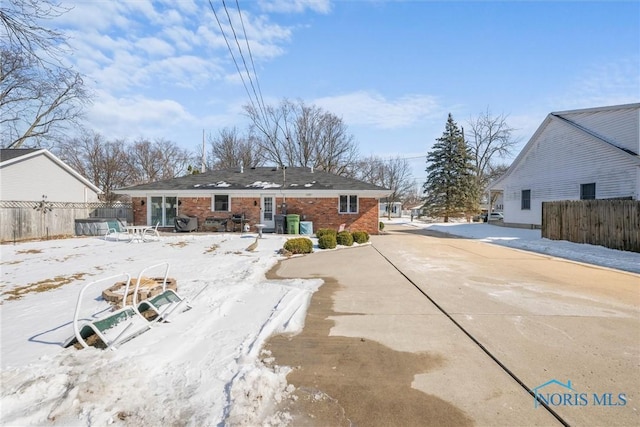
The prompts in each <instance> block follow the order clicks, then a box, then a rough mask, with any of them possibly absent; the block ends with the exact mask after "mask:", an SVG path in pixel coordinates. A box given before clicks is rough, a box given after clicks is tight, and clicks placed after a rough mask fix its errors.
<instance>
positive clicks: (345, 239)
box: [336, 230, 353, 246]
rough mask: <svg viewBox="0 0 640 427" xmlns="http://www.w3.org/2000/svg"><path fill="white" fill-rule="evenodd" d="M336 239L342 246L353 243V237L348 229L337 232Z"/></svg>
mask: <svg viewBox="0 0 640 427" xmlns="http://www.w3.org/2000/svg"><path fill="white" fill-rule="evenodd" d="M336 241H337V242H338V244H339V245H342V246H352V245H353V237H352V236H351V233H349V232H348V231H346V230H345V231H341V232H339V233H338V234H337V236H336Z"/></svg>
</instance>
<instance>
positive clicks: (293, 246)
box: [283, 237, 313, 254]
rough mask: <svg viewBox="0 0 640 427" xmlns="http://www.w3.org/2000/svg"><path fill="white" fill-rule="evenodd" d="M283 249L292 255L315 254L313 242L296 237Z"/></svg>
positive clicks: (286, 243)
mask: <svg viewBox="0 0 640 427" xmlns="http://www.w3.org/2000/svg"><path fill="white" fill-rule="evenodd" d="M283 248H284V250H285V251H288V252H290V253H292V254H310V253H311V252H313V242H312V241H311V239H307V238H306V237H296V238H293V239H289V240H287V241H286V242H285V243H284V246H283Z"/></svg>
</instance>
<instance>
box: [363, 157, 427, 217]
mask: <svg viewBox="0 0 640 427" xmlns="http://www.w3.org/2000/svg"><path fill="white" fill-rule="evenodd" d="M357 164H358V166H357V171H356V175H355V177H356V178H357V179H360V180H361V181H364V182H368V183H370V184H374V185H378V186H380V187H383V188H388V189H389V190H390V194H389V196H387V199H386V200H387V215H388V217H391V210H392V207H393V205H394V204H395V203H396V202H404V201H405V199H407V198H408V197H410V196H411V195H412V194H413V193H415V192H416V186H415V185H414V181H413V176H412V174H411V167H410V166H409V162H408V161H407V159H403V158H401V157H395V158H390V159H387V160H384V159H382V158H380V157H378V156H369V157H368V158H365V159H362V160H360V161H359V162H358V163H357Z"/></svg>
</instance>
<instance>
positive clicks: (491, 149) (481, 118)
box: [466, 108, 519, 191]
mask: <svg viewBox="0 0 640 427" xmlns="http://www.w3.org/2000/svg"><path fill="white" fill-rule="evenodd" d="M469 126H470V128H471V132H468V135H466V137H467V138H466V139H467V145H469V147H470V148H471V154H472V156H473V159H474V162H475V169H476V181H477V185H478V188H479V189H481V190H482V191H484V189H485V188H486V186H487V184H488V183H489V181H490V171H491V170H492V168H493V167H494V166H495V165H494V163H495V162H496V160H497V159H503V158H505V157H507V156H509V155H510V154H511V153H512V151H513V149H514V148H515V146H516V145H517V144H518V143H519V140H518V139H515V138H514V137H513V131H514V130H515V129H514V128H512V127H510V126H509V125H508V124H507V116H506V115H504V114H500V115H498V116H493V115H492V114H491V111H489V109H488V108H487V110H486V111H485V112H483V113H480V114H479V115H478V116H477V117H475V118H471V119H470V120H469Z"/></svg>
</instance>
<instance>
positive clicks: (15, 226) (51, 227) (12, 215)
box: [0, 201, 133, 242]
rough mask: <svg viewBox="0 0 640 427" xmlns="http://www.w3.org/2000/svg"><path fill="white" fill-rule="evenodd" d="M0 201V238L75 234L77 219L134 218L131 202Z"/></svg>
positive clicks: (129, 219)
mask: <svg viewBox="0 0 640 427" xmlns="http://www.w3.org/2000/svg"><path fill="white" fill-rule="evenodd" d="M44 207H45V209H43V204H42V202H6V201H5V202H0V242H10V241H21V240H29V239H43V238H52V237H59V236H73V235H75V221H76V219H84V218H122V219H126V220H127V222H132V220H133V210H132V208H131V204H128V203H122V204H117V205H115V206H114V205H107V204H104V203H48V204H46V206H44Z"/></svg>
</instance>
